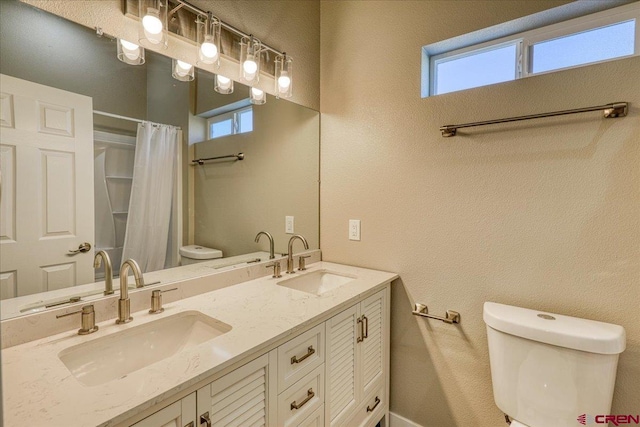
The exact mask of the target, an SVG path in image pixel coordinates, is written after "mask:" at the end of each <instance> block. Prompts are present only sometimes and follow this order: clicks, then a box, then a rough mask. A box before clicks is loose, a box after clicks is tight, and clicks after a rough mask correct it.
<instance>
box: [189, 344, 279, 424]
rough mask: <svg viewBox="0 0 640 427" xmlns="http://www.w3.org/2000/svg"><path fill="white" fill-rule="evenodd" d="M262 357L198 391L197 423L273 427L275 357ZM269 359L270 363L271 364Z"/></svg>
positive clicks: (274, 414) (274, 415)
mask: <svg viewBox="0 0 640 427" xmlns="http://www.w3.org/2000/svg"><path fill="white" fill-rule="evenodd" d="M272 353H273V352H271V353H268V354H265V355H263V356H261V357H259V358H257V359H255V360H253V361H252V362H249V363H247V364H246V365H244V366H242V367H240V368H238V369H236V370H235V371H232V372H231V373H229V374H227V375H225V376H224V377H222V378H220V379H218V380H216V381H214V382H212V383H211V384H209V385H207V386H205V387H203V388H201V389H200V390H198V392H197V399H198V404H197V406H198V420H199V423H200V425H202V426H207V427H208V426H211V427H261V426H269V425H275V420H276V418H275V417H276V415H277V414H276V410H273V405H275V403H276V402H275V399H276V396H277V389H276V388H275V386H276V378H275V376H274V375H273V372H272V370H274V369H275V368H274V367H275V366H276V364H275V359H274V357H275V355H274V354H272ZM270 360H273V362H271V363H270Z"/></svg>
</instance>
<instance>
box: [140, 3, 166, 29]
mask: <svg viewBox="0 0 640 427" xmlns="http://www.w3.org/2000/svg"><path fill="white" fill-rule="evenodd" d="M142 26H143V27H144V30H145V31H146V32H147V33H150V34H159V33H160V32H161V31H162V21H160V18H159V16H158V11H157V10H156V9H152V8H149V9H148V10H147V14H146V15H145V16H144V18H142Z"/></svg>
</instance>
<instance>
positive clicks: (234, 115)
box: [207, 105, 253, 140]
mask: <svg viewBox="0 0 640 427" xmlns="http://www.w3.org/2000/svg"><path fill="white" fill-rule="evenodd" d="M249 110H253V105H249V106H248V107H242V108H238V109H237V110H233V111H229V112H228V113H223V114H218V115H217V116H213V117H209V118H208V119H207V139H208V140H211V139H218V138H224V137H225V136H231V135H237V134H239V133H240V114H242V113H244V112H245V111H249ZM229 119H231V133H230V134H228V135H221V136H216V137H214V136H212V135H211V125H212V124H215V123H220V122H224V121H227V120H229ZM251 132H253V126H252V130H251ZM244 133H249V132H244Z"/></svg>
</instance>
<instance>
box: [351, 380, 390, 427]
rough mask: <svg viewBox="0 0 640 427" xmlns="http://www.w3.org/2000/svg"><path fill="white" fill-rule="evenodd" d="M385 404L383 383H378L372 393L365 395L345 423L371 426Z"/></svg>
mask: <svg viewBox="0 0 640 427" xmlns="http://www.w3.org/2000/svg"><path fill="white" fill-rule="evenodd" d="M386 405H387V401H386V396H385V393H384V385H380V386H379V387H377V388H376V389H375V390H374V392H373V393H370V394H368V395H367V396H366V397H365V399H364V401H363V402H362V404H361V405H360V406H359V407H358V409H357V410H356V413H355V414H354V415H353V417H351V419H350V420H349V421H347V423H346V424H345V425H347V426H349V427H373V426H375V425H376V424H377V423H378V421H380V418H382V416H383V415H384V412H385V407H386Z"/></svg>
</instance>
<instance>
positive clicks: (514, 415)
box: [484, 302, 625, 427]
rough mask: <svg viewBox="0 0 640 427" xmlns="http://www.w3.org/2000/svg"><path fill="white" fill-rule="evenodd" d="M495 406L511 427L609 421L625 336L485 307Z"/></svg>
mask: <svg viewBox="0 0 640 427" xmlns="http://www.w3.org/2000/svg"><path fill="white" fill-rule="evenodd" d="M484 321H485V323H486V324H487V339H488V344H489V359H490V361H491V380H492V382H493V397H494V400H495V403H496V405H497V406H498V408H500V410H501V411H502V412H504V413H505V416H507V420H509V421H510V424H511V426H512V427H569V426H571V427H573V426H576V425H579V424H580V423H582V424H584V423H583V422H582V421H581V420H584V421H585V422H587V421H588V420H591V418H594V420H595V417H597V416H599V415H602V416H606V415H607V414H610V410H611V401H612V399H613V391H614V386H615V381H616V369H617V366H618V356H619V355H620V353H622V352H623V351H624V349H625V331H624V328H622V327H621V326H618V325H612V324H609V323H602V322H596V321H593V320H586V319H579V318H575V317H569V316H562V315H557V314H553V315H552V314H547V313H541V312H539V311H536V310H529V309H525V308H519V307H512V306H508V305H503V304H496V303H492V302H486V303H485V304H484Z"/></svg>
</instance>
